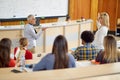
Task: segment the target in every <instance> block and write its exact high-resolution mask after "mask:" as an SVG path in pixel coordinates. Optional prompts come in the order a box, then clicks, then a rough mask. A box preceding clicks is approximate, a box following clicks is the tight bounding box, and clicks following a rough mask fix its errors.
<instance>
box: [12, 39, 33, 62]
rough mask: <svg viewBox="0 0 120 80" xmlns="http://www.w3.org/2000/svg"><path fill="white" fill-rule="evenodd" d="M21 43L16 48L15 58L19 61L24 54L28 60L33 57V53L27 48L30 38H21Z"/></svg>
mask: <svg viewBox="0 0 120 80" xmlns="http://www.w3.org/2000/svg"><path fill="white" fill-rule="evenodd" d="M19 44H20V46H19V47H16V48H15V49H14V55H15V56H14V59H15V60H17V61H19V59H20V57H21V55H24V56H25V59H26V60H28V59H32V53H31V52H30V51H29V50H27V46H28V39H27V38H25V37H22V38H20V40H19ZM21 51H22V52H23V53H22V52H21Z"/></svg>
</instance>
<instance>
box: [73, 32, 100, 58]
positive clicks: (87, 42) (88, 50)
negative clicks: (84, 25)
mask: <svg viewBox="0 0 120 80" xmlns="http://www.w3.org/2000/svg"><path fill="white" fill-rule="evenodd" d="M81 39H82V44H83V46H80V47H77V49H76V50H75V51H74V52H73V53H72V54H73V56H74V57H75V58H76V59H77V60H92V59H95V58H96V56H97V53H98V52H97V49H96V48H95V46H93V45H92V44H91V43H92V41H93V40H94V35H93V33H92V32H91V31H83V32H82V34H81Z"/></svg>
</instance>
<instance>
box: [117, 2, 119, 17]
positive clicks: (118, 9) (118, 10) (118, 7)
mask: <svg viewBox="0 0 120 80" xmlns="http://www.w3.org/2000/svg"><path fill="white" fill-rule="evenodd" d="M117 10H118V15H117V18H120V0H118V9H117Z"/></svg>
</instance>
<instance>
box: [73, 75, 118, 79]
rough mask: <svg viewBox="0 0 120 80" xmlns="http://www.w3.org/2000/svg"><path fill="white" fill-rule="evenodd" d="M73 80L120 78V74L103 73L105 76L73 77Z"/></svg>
mask: <svg viewBox="0 0 120 80" xmlns="http://www.w3.org/2000/svg"><path fill="white" fill-rule="evenodd" d="M74 80H120V74H114V75H105V76H98V77H91V78H90V77H89V78H84V79H74Z"/></svg>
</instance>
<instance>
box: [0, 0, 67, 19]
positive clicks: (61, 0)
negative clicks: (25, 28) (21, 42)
mask: <svg viewBox="0 0 120 80" xmlns="http://www.w3.org/2000/svg"><path fill="white" fill-rule="evenodd" d="M29 14H33V15H35V17H55V16H67V15H68V0H0V20H2V19H19V18H26V17H27V16H28V15H29Z"/></svg>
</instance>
